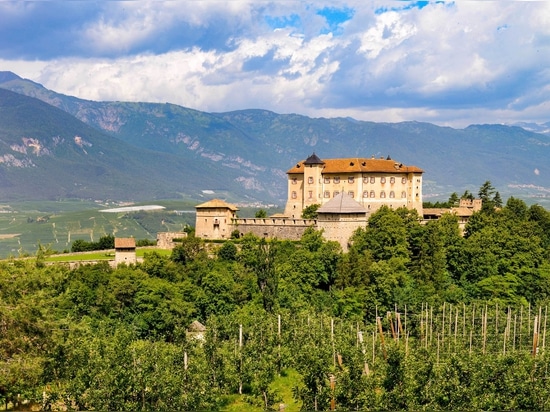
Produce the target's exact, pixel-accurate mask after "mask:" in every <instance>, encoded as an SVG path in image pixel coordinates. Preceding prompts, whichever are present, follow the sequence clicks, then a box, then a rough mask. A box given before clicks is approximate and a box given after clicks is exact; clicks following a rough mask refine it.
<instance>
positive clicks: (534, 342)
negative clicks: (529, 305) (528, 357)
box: [531, 315, 539, 356]
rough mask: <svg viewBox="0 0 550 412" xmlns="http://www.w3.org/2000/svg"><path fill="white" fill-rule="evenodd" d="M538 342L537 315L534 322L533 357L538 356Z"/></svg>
mask: <svg viewBox="0 0 550 412" xmlns="http://www.w3.org/2000/svg"><path fill="white" fill-rule="evenodd" d="M538 340H539V331H538V315H535V319H534V321H533V350H532V353H531V354H532V355H533V356H537V346H538Z"/></svg>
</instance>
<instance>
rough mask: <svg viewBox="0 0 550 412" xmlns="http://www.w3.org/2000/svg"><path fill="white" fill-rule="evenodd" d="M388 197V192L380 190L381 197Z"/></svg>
mask: <svg viewBox="0 0 550 412" xmlns="http://www.w3.org/2000/svg"><path fill="white" fill-rule="evenodd" d="M385 197H386V192H384V191H383V190H382V191H381V192H380V198H382V199H384V198H385Z"/></svg>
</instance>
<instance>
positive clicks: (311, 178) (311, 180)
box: [307, 176, 313, 185]
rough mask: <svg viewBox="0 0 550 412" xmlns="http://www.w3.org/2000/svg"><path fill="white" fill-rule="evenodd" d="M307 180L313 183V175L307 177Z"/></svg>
mask: <svg viewBox="0 0 550 412" xmlns="http://www.w3.org/2000/svg"><path fill="white" fill-rule="evenodd" d="M307 182H308V183H309V184H310V185H311V184H313V176H310V177H308V178H307Z"/></svg>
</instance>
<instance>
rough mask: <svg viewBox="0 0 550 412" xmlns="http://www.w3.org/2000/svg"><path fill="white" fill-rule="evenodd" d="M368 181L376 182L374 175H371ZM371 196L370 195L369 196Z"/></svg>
mask: <svg viewBox="0 0 550 412" xmlns="http://www.w3.org/2000/svg"><path fill="white" fill-rule="evenodd" d="M370 182H371V183H376V178H375V177H374V176H371V178H370ZM371 197H372V196H371Z"/></svg>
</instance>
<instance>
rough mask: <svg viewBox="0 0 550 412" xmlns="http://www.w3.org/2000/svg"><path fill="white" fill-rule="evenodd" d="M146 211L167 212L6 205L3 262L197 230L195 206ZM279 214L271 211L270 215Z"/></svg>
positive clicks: (75, 203)
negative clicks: (43, 251)
mask: <svg viewBox="0 0 550 412" xmlns="http://www.w3.org/2000/svg"><path fill="white" fill-rule="evenodd" d="M142 205H159V206H163V207H164V208H165V209H163V210H156V211H136V212H117V213H106V212H101V210H104V209H112V208H116V207H119V206H126V205H118V204H110V203H99V202H94V201H80V200H63V201H58V202H54V201H51V202H22V203H9V204H5V203H4V204H3V203H0V259H3V258H8V257H11V256H13V257H19V256H32V255H35V254H36V251H37V250H38V245H39V244H41V245H43V246H49V247H50V248H51V249H53V250H56V251H58V252H60V253H61V252H64V251H70V249H71V245H72V242H74V241H75V240H76V239H82V240H85V241H87V242H96V241H98V240H99V238H100V237H101V236H104V235H107V234H112V235H114V236H117V237H134V238H136V239H148V240H154V239H156V236H157V232H179V231H182V230H183V229H184V228H185V227H186V226H195V203H190V202H186V201H178V200H158V201H151V202H149V203H147V204H145V203H142V204H136V205H133V206H142ZM256 211H257V209H253V208H242V209H241V210H239V216H242V217H252V216H254V214H255V212H256ZM276 212H279V210H267V213H268V214H272V213H276Z"/></svg>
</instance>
